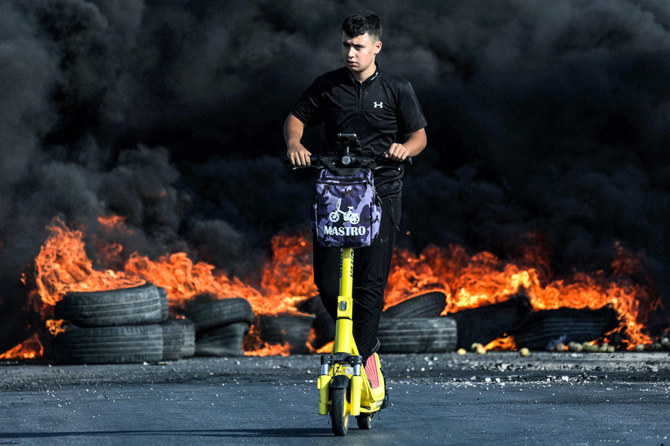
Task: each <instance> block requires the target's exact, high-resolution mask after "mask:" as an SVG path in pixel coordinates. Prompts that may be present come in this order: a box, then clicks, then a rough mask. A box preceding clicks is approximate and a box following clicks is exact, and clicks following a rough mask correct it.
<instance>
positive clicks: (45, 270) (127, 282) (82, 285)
mask: <svg viewBox="0 0 670 446" xmlns="http://www.w3.org/2000/svg"><path fill="white" fill-rule="evenodd" d="M48 229H49V231H50V232H51V236H50V237H49V238H48V239H47V240H46V242H45V243H44V245H42V248H41V249H40V252H39V254H38V255H37V258H36V259H35V269H36V271H37V275H36V283H37V291H38V293H39V295H40V297H41V298H42V301H43V302H44V303H45V304H47V305H55V304H56V302H58V301H60V300H61V299H62V298H63V296H64V295H65V294H66V293H67V292H69V291H102V290H112V289H115V288H125V287H131V286H137V285H141V284H142V283H144V280H142V279H139V278H137V277H133V278H130V277H127V276H126V275H125V274H123V273H119V272H115V271H112V270H106V271H98V270H96V269H94V268H93V262H92V261H91V259H89V257H88V255H87V254H86V250H85V244H84V233H83V232H82V231H80V230H71V229H69V228H68V227H67V226H66V225H65V223H64V222H63V221H62V220H60V219H58V218H56V219H54V220H53V221H52V222H51V225H49V227H48Z"/></svg>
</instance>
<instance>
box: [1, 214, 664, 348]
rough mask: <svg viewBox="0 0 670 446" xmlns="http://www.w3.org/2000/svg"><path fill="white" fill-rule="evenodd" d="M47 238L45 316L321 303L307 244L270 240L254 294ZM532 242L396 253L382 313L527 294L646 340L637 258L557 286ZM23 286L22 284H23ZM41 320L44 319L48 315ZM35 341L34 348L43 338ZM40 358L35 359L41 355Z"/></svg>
mask: <svg viewBox="0 0 670 446" xmlns="http://www.w3.org/2000/svg"><path fill="white" fill-rule="evenodd" d="M98 221H99V223H100V224H101V225H102V226H103V228H106V229H107V230H110V231H111V230H112V229H113V230H114V231H121V232H126V233H131V232H132V231H130V230H128V229H127V228H125V219H124V218H122V217H117V216H106V217H101V218H100V219H99V220H98ZM48 229H49V231H50V236H49V238H48V239H47V240H46V241H45V243H44V245H43V246H42V248H41V249H40V252H39V254H38V256H37V258H36V259H35V269H36V271H35V272H36V274H35V287H36V294H38V295H39V299H40V301H41V303H42V305H43V306H45V307H48V308H47V310H48V309H49V308H51V306H53V305H55V303H56V302H58V301H59V300H60V299H62V297H63V296H64V295H65V293H67V292H69V291H92V290H108V289H115V288H122V287H129V286H136V285H139V284H142V283H144V282H145V281H149V282H151V283H154V284H155V285H157V286H160V287H163V288H165V289H166V290H167V293H168V299H169V302H170V305H173V306H174V305H183V304H184V302H186V301H187V300H189V299H191V298H193V297H194V296H196V295H198V294H202V293H207V294H210V295H213V296H216V297H217V298H220V299H224V298H230V297H244V298H246V299H247V300H248V301H249V302H250V303H251V305H252V308H253V310H254V312H255V313H256V314H280V313H289V314H290V313H293V314H295V313H297V310H296V308H295V306H296V304H297V302H299V301H302V300H304V299H305V298H307V297H311V296H313V295H315V294H317V290H316V287H315V286H314V283H313V270H312V245H311V242H310V241H309V239H308V238H307V237H305V236H300V235H297V236H295V235H283V234H280V235H277V236H275V237H274V238H273V239H272V250H273V256H272V259H271V260H270V261H268V262H267V264H266V265H265V267H264V270H263V274H262V280H261V283H260V284H259V286H258V287H254V286H252V285H249V284H247V283H244V282H243V281H241V280H240V279H238V278H236V277H229V276H228V275H227V274H226V273H225V271H222V270H217V269H216V268H215V267H214V266H213V265H210V264H208V263H205V262H193V261H192V260H191V259H190V258H189V256H188V255H187V254H186V253H184V252H179V253H173V254H166V255H164V256H162V257H160V258H159V259H158V260H151V259H149V258H148V257H146V256H142V255H140V254H138V253H133V254H131V255H130V256H129V257H128V259H127V261H126V262H125V264H124V265H123V268H122V270H118V271H115V270H112V269H107V270H98V269H96V268H94V266H93V265H94V262H93V261H92V260H91V259H89V257H88V256H87V254H86V251H85V245H84V233H83V231H82V230H76V229H69V228H68V227H67V226H66V225H65V223H63V222H62V221H61V220H59V219H54V220H53V221H52V223H51V225H50V226H49V227H48ZM533 242H534V243H531V244H529V245H528V247H527V248H526V249H525V250H524V252H523V253H522V254H521V255H519V256H518V258H517V259H515V260H514V261H502V260H500V259H498V258H497V257H496V256H495V255H493V254H491V253H489V252H481V253H477V254H474V255H469V254H468V253H467V252H466V251H465V249H464V248H463V247H460V246H449V247H447V248H439V247H436V246H429V247H427V248H426V249H424V250H423V252H421V253H420V254H419V255H415V254H413V253H411V252H410V251H408V250H403V249H397V250H396V251H395V253H394V257H393V261H392V266H391V274H390V276H389V281H388V285H387V288H386V307H389V306H392V305H395V304H397V303H399V302H402V301H403V300H406V299H409V298H411V297H412V296H415V295H417V294H419V293H424V292H428V291H442V292H444V293H445V294H446V295H447V304H446V306H445V308H444V311H443V314H448V313H453V312H456V311H459V310H462V309H466V308H474V307H478V306H482V305H487V304H492V303H497V302H502V301H504V300H506V299H508V298H509V297H510V295H512V294H514V293H516V292H517V291H518V290H519V289H520V288H523V289H524V290H525V292H526V293H527V294H528V296H529V298H530V301H531V304H532V306H533V308H535V309H555V308H560V307H572V308H593V309H595V308H600V307H602V306H604V305H612V306H613V307H614V308H615V309H616V311H617V312H618V313H619V315H620V316H621V318H622V321H623V322H622V328H625V331H626V335H627V337H628V341H627V342H628V348H634V346H635V345H637V344H646V343H649V342H650V341H651V340H650V338H649V337H648V336H647V335H645V334H644V332H643V330H644V323H645V322H646V321H647V320H648V319H649V318H650V316H651V314H652V313H653V311H654V310H656V308H657V307H658V306H659V305H660V297H659V296H653V295H652V294H650V293H649V292H648V291H647V290H646V289H645V288H643V287H642V286H640V285H637V284H636V283H634V282H633V281H632V280H631V279H630V276H631V272H633V271H635V270H636V269H637V268H638V266H639V264H640V261H641V257H640V256H639V255H635V254H632V253H630V252H627V251H626V250H625V249H623V248H622V247H621V246H619V245H616V246H615V252H616V256H615V259H614V260H613V262H612V272H611V273H609V274H607V273H605V272H603V271H598V272H596V273H593V274H585V273H581V272H576V273H574V274H572V275H571V276H570V277H567V278H562V279H553V278H552V277H551V273H550V269H549V261H548V258H549V255H548V253H547V251H546V249H547V248H546V246H542V244H541V243H538V241H537V240H533ZM95 250H96V252H97V254H98V255H105V253H107V254H108V253H109V252H112V253H113V254H114V256H115V257H116V258H117V259H120V258H121V253H122V252H123V247H122V246H120V245H115V244H112V243H107V245H105V244H104V243H102V244H96V245H95ZM23 280H24V283H28V281H27V280H25V277H24V278H23ZM43 314H44V316H43V318H44V319H45V320H46V319H47V318H48V316H47V315H48V311H44V312H43ZM252 331H253V330H252ZM255 336H256V337H258V334H255ZM36 341H37V343H39V339H37V338H36ZM494 343H495V345H492V344H489V346H487V347H490V348H499V349H506V348H514V345H513V340H511V339H502V340H496V341H494ZM17 347H18V346H17ZM40 348H41V344H40ZM327 348H328V347H327V346H324V347H323V348H322V349H320V350H324V349H327ZM289 349H290V346H288V345H287V344H286V345H278V346H277V345H275V346H268V345H263V344H262V342H260V339H256V340H255V341H254V342H250V343H249V345H247V350H248V351H247V354H250V355H266V354H281V355H285V354H288V352H289ZM42 351H43V349H40V350H39V351H38V353H35V354H36V355H37V356H39V355H41V354H42V353H39V352H42ZM8 354H9V352H7V353H5V355H8Z"/></svg>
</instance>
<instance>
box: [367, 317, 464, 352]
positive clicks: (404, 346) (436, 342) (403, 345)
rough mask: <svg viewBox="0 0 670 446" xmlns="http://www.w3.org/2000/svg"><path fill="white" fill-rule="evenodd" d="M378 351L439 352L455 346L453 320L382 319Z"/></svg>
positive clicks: (443, 318) (445, 318)
mask: <svg viewBox="0 0 670 446" xmlns="http://www.w3.org/2000/svg"><path fill="white" fill-rule="evenodd" d="M377 337H378V338H379V340H380V342H381V347H380V349H379V351H380V353H440V352H447V351H452V350H454V348H456V321H454V320H453V319H452V318H449V317H421V318H388V319H387V318H383V317H382V319H381V321H380V323H379V331H378V333H377Z"/></svg>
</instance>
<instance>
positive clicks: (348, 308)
mask: <svg viewBox="0 0 670 446" xmlns="http://www.w3.org/2000/svg"><path fill="white" fill-rule="evenodd" d="M341 252H342V263H341V265H342V272H341V274H340V295H339V297H338V299H337V321H335V326H336V328H335V343H334V348H333V352H334V353H349V354H355V355H357V354H358V351H357V350H358V349H356V347H355V344H354V342H353V337H352V336H351V333H352V331H353V321H352V315H353V311H352V308H353V298H352V290H353V282H354V280H353V277H354V250H353V249H352V248H342V250H341Z"/></svg>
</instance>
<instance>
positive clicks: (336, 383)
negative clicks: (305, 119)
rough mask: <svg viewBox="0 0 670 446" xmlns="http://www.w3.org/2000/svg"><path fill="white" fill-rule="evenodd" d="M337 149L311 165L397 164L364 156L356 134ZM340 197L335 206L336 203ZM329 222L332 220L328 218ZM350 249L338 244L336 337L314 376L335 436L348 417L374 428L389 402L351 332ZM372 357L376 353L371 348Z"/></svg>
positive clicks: (341, 140)
mask: <svg viewBox="0 0 670 446" xmlns="http://www.w3.org/2000/svg"><path fill="white" fill-rule="evenodd" d="M338 143H339V147H338V154H337V155H332V156H312V158H311V161H312V165H311V166H310V167H314V168H317V169H329V170H331V171H337V169H344V170H346V169H352V170H354V171H355V170H356V169H357V168H361V167H368V168H371V169H379V168H396V169H397V168H399V164H398V163H395V162H392V161H388V160H386V161H383V160H382V159H380V158H379V157H371V156H362V155H361V154H360V153H361V150H360V145H359V142H358V138H357V137H356V135H355V134H339V135H338ZM339 204H340V203H339V202H338V208H339ZM331 220H332V221H335V220H334V219H332V218H331ZM353 271H354V250H353V248H341V268H340V284H339V297H338V301H337V320H336V321H335V340H334V343H333V351H332V353H331V354H328V355H323V356H322V357H321V374H320V375H319V379H318V381H317V388H318V390H319V414H320V415H328V414H330V418H331V421H332V428H333V433H334V434H335V435H340V436H341V435H346V434H347V431H348V428H349V417H350V416H354V417H356V421H357V423H358V427H359V428H360V429H370V428H371V427H372V415H373V414H374V413H376V412H378V411H379V410H380V409H382V408H384V407H386V406H387V405H388V397H387V395H386V386H385V382H384V377H383V375H382V373H381V369H380V362H379V357H376V358H375V359H376V365H377V368H378V370H377V375H378V377H379V385H378V386H376V387H375V388H372V386H371V384H370V381H369V380H368V378H367V376H366V374H365V367H364V364H363V358H362V357H361V356H360V354H359V352H358V348H357V347H356V342H355V341H354V336H353V298H352V289H353ZM373 354H374V355H375V356H376V355H377V353H376V352H375V353H373Z"/></svg>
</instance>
